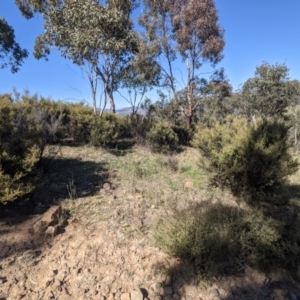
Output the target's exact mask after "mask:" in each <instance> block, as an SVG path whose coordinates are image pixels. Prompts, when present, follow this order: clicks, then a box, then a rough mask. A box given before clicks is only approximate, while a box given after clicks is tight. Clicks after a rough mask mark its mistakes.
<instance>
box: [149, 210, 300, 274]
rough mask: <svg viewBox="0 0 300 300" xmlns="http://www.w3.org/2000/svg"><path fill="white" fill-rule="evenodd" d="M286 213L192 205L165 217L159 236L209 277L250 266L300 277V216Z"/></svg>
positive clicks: (169, 248)
mask: <svg viewBox="0 0 300 300" xmlns="http://www.w3.org/2000/svg"><path fill="white" fill-rule="evenodd" d="M285 215H286V217H285V218H281V215H280V214H278V213H273V216H272V217H270V215H268V214H265V212H264V211H262V210H261V209H260V210H259V209H252V210H251V209H247V210H242V209H240V208H238V207H230V206H225V205H222V204H214V205H213V204H211V205H208V206H206V207H203V206H202V207H192V208H190V209H188V210H185V211H175V212H174V214H173V215H171V216H168V217H167V218H164V219H162V220H161V221H160V222H159V223H158V226H157V230H156V233H155V240H156V242H157V244H158V245H159V246H160V247H162V249H163V250H164V251H165V252H166V253H168V254H169V255H171V256H174V257H179V258H181V259H183V260H185V261H188V262H190V263H192V264H193V265H194V266H195V268H196V270H197V273H198V275H200V276H201V277H203V278H206V279H208V278H211V277H216V276H219V275H228V274H234V273H238V272H239V271H240V270H243V269H244V267H245V266H246V265H248V266H251V267H254V268H257V269H259V270H262V271H264V272H267V273H268V272H270V273H271V272H278V271H280V272H281V273H282V272H283V271H284V270H285V271H287V272H288V273H289V274H290V275H292V276H295V277H297V276H298V277H299V275H300V273H299V271H300V269H299V259H298V258H299V255H300V246H299V245H300V235H299V226H300V222H299V217H298V216H297V214H293V213H291V214H287V213H285ZM286 219H290V220H289V222H287V220H286ZM291 225H292V226H291Z"/></svg>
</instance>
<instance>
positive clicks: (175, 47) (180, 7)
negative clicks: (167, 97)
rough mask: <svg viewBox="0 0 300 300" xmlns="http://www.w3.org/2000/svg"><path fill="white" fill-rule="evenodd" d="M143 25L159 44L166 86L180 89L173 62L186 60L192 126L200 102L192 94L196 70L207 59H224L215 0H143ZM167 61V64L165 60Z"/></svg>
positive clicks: (187, 104)
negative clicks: (179, 59) (178, 59)
mask: <svg viewBox="0 0 300 300" xmlns="http://www.w3.org/2000/svg"><path fill="white" fill-rule="evenodd" d="M143 2H144V13H143V15H142V16H141V17H140V24H141V25H142V26H144V28H145V29H146V31H147V33H148V37H149V40H150V41H152V43H154V44H157V45H159V51H158V52H157V57H158V61H160V66H161V69H162V74H163V76H164V81H163V85H164V87H167V88H168V89H169V91H171V92H172V94H173V97H175V96H176V92H177V91H178V87H177V86H178V81H177V80H176V78H175V74H174V62H175V61H176V59H177V58H181V59H182V61H183V62H185V63H186V74H187V75H186V76H187V78H186V88H185V89H182V88H181V90H185V91H186V92H185V106H184V107H182V112H183V113H184V115H185V117H186V119H187V125H188V126H191V123H192V118H193V114H194V111H195V109H196V108H197V104H196V105H193V94H194V89H195V88H196V81H197V79H198V76H197V70H198V69H199V68H200V67H201V66H202V65H203V63H204V62H210V63H211V64H212V65H215V64H216V63H218V62H219V61H220V60H221V59H222V50H223V48H224V39H223V30H222V29H221V27H220V25H219V24H218V15H217V10H216V7H215V3H214V1H213V0H144V1H143ZM163 60H164V61H166V63H165V64H163V63H162V61H163Z"/></svg>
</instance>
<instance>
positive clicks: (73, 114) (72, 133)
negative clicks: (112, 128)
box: [66, 103, 96, 144]
mask: <svg viewBox="0 0 300 300" xmlns="http://www.w3.org/2000/svg"><path fill="white" fill-rule="evenodd" d="M66 114H67V118H66V122H67V124H66V126H67V131H68V136H69V137H70V138H71V139H72V141H73V142H74V143H75V144H86V143H88V142H89V140H90V137H91V130H92V127H93V124H94V122H95V118H96V117H95V115H94V112H93V110H92V108H90V107H88V106H85V105H83V104H82V103H79V104H68V106H67V109H66Z"/></svg>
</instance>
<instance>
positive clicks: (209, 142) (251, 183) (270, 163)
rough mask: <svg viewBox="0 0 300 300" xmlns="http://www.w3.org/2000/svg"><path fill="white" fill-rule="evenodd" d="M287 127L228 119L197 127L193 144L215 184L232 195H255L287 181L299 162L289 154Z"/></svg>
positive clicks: (264, 121)
mask: <svg viewBox="0 0 300 300" xmlns="http://www.w3.org/2000/svg"><path fill="white" fill-rule="evenodd" d="M287 139H288V128H287V127H286V125H285V124H284V122H283V121H280V120H276V119H273V120H271V119H259V120H257V121H256V122H248V121H247V120H246V119H244V118H237V119H233V118H228V119H227V122H226V123H225V124H223V125H221V124H220V123H215V124H214V125H213V126H212V127H211V128H198V130H197V132H196V133H195V137H194V140H193V144H194V145H195V146H196V147H198V148H199V149H200V150H201V152H202V154H203V155H204V157H206V158H207V159H208V162H207V165H206V167H207V169H208V170H209V171H211V172H213V174H214V176H213V179H212V182H213V183H214V184H217V185H220V186H223V187H229V188H230V189H231V190H232V192H233V193H235V194H242V193H244V194H248V195H254V194H256V193H257V192H260V191H267V190H269V189H271V188H274V187H276V186H277V187H278V186H280V185H282V184H284V183H285V182H286V179H287V176H288V175H290V174H293V173H294V172H296V170H297V168H298V163H297V162H296V161H295V160H293V159H292V156H291V154H290V152H289V144H288V141H287Z"/></svg>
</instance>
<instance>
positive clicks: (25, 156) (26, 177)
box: [0, 95, 43, 204]
mask: <svg viewBox="0 0 300 300" xmlns="http://www.w3.org/2000/svg"><path fill="white" fill-rule="evenodd" d="M32 121H33V119H32V117H31V116H30V115H27V112H26V111H22V110H20V109H19V107H18V105H16V104H15V103H14V102H13V101H12V100H11V98H10V95H2V96H0V186H1V189H0V203H4V204H5V203H7V202H9V201H14V200H16V199H17V198H19V197H21V196H23V195H25V194H28V193H30V192H32V190H33V189H34V188H35V186H36V183H37V175H38V167H37V165H38V162H39V161H40V159H41V157H42V153H43V147H42V145H41V143H40V136H41V134H42V132H41V127H40V126H39V125H38V124H35V123H34V122H32Z"/></svg>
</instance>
